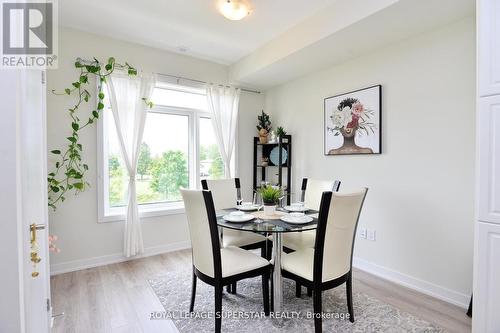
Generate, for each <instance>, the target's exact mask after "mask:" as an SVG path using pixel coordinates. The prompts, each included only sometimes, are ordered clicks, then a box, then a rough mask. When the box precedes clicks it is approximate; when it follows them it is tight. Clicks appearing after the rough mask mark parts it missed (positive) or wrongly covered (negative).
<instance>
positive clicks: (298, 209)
mask: <svg viewBox="0 0 500 333" xmlns="http://www.w3.org/2000/svg"><path fill="white" fill-rule="evenodd" d="M283 209H284V210H287V211H289V212H307V211H308V210H309V208H307V207H305V206H302V207H300V206H297V205H290V206H285V207H283Z"/></svg>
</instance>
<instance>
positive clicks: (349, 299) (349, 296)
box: [346, 274, 354, 323]
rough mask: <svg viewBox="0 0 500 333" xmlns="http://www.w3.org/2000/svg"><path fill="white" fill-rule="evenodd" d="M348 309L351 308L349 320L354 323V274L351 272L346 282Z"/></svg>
mask: <svg viewBox="0 0 500 333" xmlns="http://www.w3.org/2000/svg"><path fill="white" fill-rule="evenodd" d="M346 291H347V310H349V321H350V322H351V323H354V310H353V307H352V274H349V277H348V278H347V282H346Z"/></svg>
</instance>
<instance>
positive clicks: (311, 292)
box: [307, 287, 313, 297]
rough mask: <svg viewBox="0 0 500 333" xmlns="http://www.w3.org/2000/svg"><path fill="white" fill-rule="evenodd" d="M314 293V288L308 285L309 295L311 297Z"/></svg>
mask: <svg viewBox="0 0 500 333" xmlns="http://www.w3.org/2000/svg"><path fill="white" fill-rule="evenodd" d="M312 295H313V290H312V288H309V287H307V296H309V297H311V296H312Z"/></svg>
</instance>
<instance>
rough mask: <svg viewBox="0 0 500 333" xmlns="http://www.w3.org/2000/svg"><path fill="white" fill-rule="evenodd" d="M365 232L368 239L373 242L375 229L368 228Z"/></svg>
mask: <svg viewBox="0 0 500 333" xmlns="http://www.w3.org/2000/svg"><path fill="white" fill-rule="evenodd" d="M367 234H368V240H371V241H373V242H374V241H375V240H376V231H375V230H372V229H368V230H367Z"/></svg>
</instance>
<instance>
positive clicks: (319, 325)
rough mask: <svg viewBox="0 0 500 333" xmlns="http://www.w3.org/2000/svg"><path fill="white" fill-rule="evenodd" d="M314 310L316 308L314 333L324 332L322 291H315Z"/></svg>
mask: <svg viewBox="0 0 500 333" xmlns="http://www.w3.org/2000/svg"><path fill="white" fill-rule="evenodd" d="M313 308H314V332H315V333H321V332H323V320H322V318H321V316H322V306H321V289H314V291H313Z"/></svg>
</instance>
